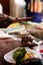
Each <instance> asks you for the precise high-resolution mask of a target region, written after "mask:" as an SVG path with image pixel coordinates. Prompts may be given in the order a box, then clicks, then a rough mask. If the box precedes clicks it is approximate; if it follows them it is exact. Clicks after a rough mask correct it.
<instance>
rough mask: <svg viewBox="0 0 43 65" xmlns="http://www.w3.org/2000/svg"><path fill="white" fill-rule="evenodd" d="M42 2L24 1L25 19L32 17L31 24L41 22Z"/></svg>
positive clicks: (39, 0)
mask: <svg viewBox="0 0 43 65" xmlns="http://www.w3.org/2000/svg"><path fill="white" fill-rule="evenodd" d="M42 1H43V0H25V2H26V17H32V16H33V19H31V21H32V22H38V23H40V22H42Z"/></svg>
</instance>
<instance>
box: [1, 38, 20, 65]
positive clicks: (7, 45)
mask: <svg viewBox="0 0 43 65" xmlns="http://www.w3.org/2000/svg"><path fill="white" fill-rule="evenodd" d="M19 46H21V42H20V41H15V40H13V39H11V38H10V39H0V65H13V64H10V63H8V62H6V61H5V60H4V58H3V57H4V54H6V53H7V52H8V51H11V50H13V49H14V48H16V47H19Z"/></svg>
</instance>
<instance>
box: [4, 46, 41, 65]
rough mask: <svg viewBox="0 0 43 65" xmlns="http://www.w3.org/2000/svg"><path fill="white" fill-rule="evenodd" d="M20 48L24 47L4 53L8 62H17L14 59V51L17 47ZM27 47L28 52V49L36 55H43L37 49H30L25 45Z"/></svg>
mask: <svg viewBox="0 0 43 65" xmlns="http://www.w3.org/2000/svg"><path fill="white" fill-rule="evenodd" d="M20 48H22V47H18V48H15V49H14V50H12V51H10V52H8V53H6V54H5V55H4V59H5V61H7V62H9V63H14V64H15V63H16V61H15V60H14V59H13V53H14V52H15V51H16V50H17V49H20ZM25 49H26V51H27V52H28V51H30V52H33V53H35V54H36V57H39V58H41V55H40V54H39V53H38V52H36V51H34V50H31V49H29V48H28V47H25Z"/></svg>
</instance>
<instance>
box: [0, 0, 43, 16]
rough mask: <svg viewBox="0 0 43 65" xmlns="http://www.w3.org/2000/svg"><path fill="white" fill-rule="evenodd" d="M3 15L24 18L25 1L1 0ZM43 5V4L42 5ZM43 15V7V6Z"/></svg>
mask: <svg viewBox="0 0 43 65" xmlns="http://www.w3.org/2000/svg"><path fill="white" fill-rule="evenodd" d="M0 4H1V5H2V8H3V9H2V10H3V13H5V14H7V15H11V16H15V17H24V16H26V15H25V5H26V3H25V1H24V0H0ZM42 5H43V3H42ZM42 15H43V6H42Z"/></svg>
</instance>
